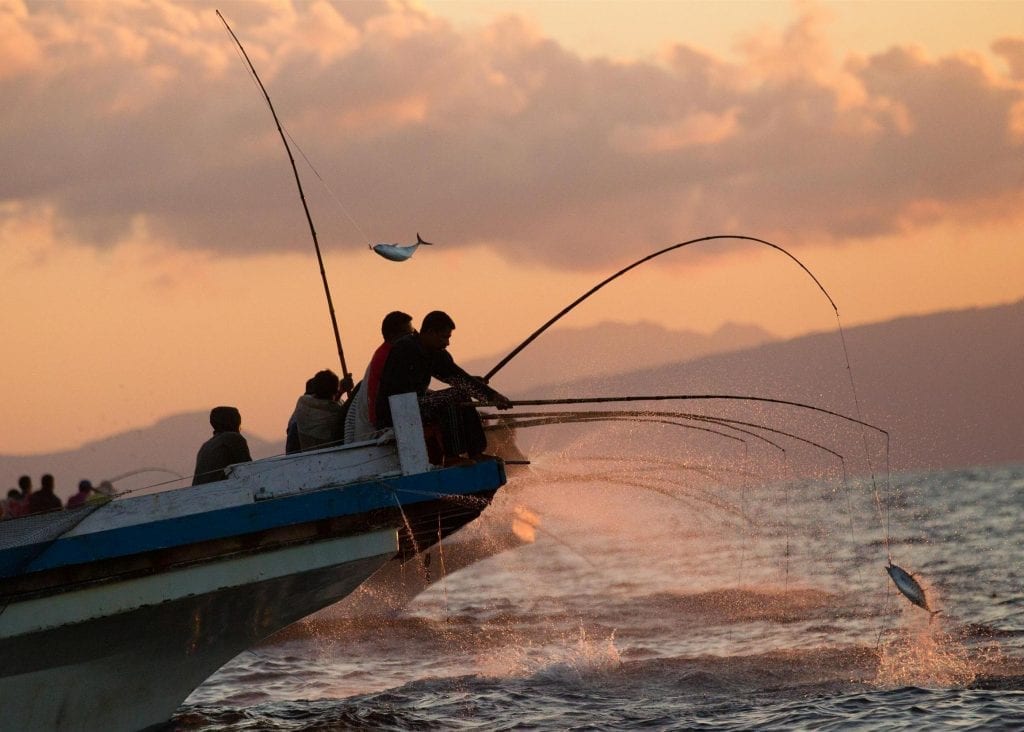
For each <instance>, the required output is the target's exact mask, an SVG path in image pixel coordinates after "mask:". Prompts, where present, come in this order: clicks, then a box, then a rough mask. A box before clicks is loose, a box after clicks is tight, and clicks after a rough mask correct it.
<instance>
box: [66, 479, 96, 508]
mask: <svg viewBox="0 0 1024 732" xmlns="http://www.w3.org/2000/svg"><path fill="white" fill-rule="evenodd" d="M92 491H93V487H92V481H89V480H80V481H78V493H76V494H75V495H73V496H71V497H70V498H69V499H68V503H67V507H68V508H78V507H79V506H84V505H85V504H86V502H87V501H88V500H89V494H90V493H92Z"/></svg>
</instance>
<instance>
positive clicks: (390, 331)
mask: <svg viewBox="0 0 1024 732" xmlns="http://www.w3.org/2000/svg"><path fill="white" fill-rule="evenodd" d="M413 330H414V329H413V327H412V316H411V315H409V314H408V313H403V312H402V311H401V310H395V311H393V312H390V313H388V314H387V315H385V316H384V320H383V321H382V322H381V324H380V334H381V335H382V336H384V340H385V341H387V342H388V343H391V342H393V341H397V340H398V339H399V338H401V337H402V336H404V335H408V334H409V333H412V332H413Z"/></svg>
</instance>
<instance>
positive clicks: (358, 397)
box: [345, 310, 416, 442]
mask: <svg viewBox="0 0 1024 732" xmlns="http://www.w3.org/2000/svg"><path fill="white" fill-rule="evenodd" d="M415 332H416V329H415V328H413V327H412V316H411V315H409V314H408V313H403V312H401V311H400V310H395V311H393V312H390V313H388V314H387V315H385V316H384V320H383V321H382V322H381V324H380V334H381V335H382V336H383V337H384V342H383V343H381V344H380V345H379V346H377V350H376V351H374V352H373V357H372V358H371V359H370V364H369V366H367V367H366V374H365V375H364V376H363V380H362V381H361V382H359V385H358V386H356V391H355V393H354V394H353V395H352V403H351V406H350V407H349V409H348V414H346V415H345V442H361V441H363V440H369V439H371V438H372V437H373V436H374V435H375V434H376V432H377V392H378V391H379V390H380V376H381V373H382V372H383V371H384V363H385V362H386V361H387V360H388V354H389V353H391V346H392V345H393V344H394V342H395V341H397V340H398V339H399V338H401V337H403V336H407V335H409V334H411V333H415Z"/></svg>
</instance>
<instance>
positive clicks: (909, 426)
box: [529, 301, 1024, 469]
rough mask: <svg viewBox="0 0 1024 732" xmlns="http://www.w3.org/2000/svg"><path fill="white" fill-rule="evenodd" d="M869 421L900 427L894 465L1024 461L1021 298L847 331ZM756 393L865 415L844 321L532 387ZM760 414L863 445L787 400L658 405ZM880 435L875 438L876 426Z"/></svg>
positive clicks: (549, 391) (853, 450)
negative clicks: (780, 338) (838, 327)
mask: <svg viewBox="0 0 1024 732" xmlns="http://www.w3.org/2000/svg"><path fill="white" fill-rule="evenodd" d="M846 341H847V347H848V350H849V354H850V362H851V366H852V375H853V378H854V383H855V384H856V388H857V394H858V396H859V401H860V407H861V413H862V415H863V418H864V419H865V420H866V421H869V422H872V423H875V424H878V425H880V426H882V427H884V428H886V429H887V430H889V432H890V433H891V447H892V464H893V467H894V468H896V469H911V468H932V467H956V466H969V465H982V464H998V463H1008V462H1017V461H1024V378H1022V375H1024V301H1021V302H1017V303H1014V304H1011V305H1005V306H1000V307H992V308H985V309H970V310H961V311H952V312H944V313H938V314H933V315H926V316H920V317H905V318H899V319H896V320H892V321H888V322H885V323H879V324H874V325H868V326H862V327H858V328H851V329H849V330H848V331H847V333H846ZM655 393H662V394H675V393H691V394H700V393H703V394H709V393H719V394H748V395H758V396H763V397H772V398H781V399H790V400H795V401H801V402H806V403H810V404H814V405H817V406H821V407H824V408H827V409H832V410H835V411H838V412H841V413H843V414H847V415H851V416H856V414H857V409H856V405H855V403H854V399H853V392H852V389H851V386H850V376H849V372H847V370H846V362H845V360H844V357H843V346H842V341H841V340H840V337H839V334H838V332H830V333H820V334H814V335H808V336H804V337H801V338H797V339H794V340H790V341H785V342H776V343H768V344H765V345H761V346H759V347H757V348H753V349H748V350H744V351H741V352H737V353H730V354H721V355H715V356H710V357H707V358H701V359H696V360H693V361H689V362H686V363H679V364H672V365H665V366H661V367H657V368H653V369H645V370H640V371H634V372H631V373H629V374H621V375H613V376H602V377H592V378H587V379H581V380H574V381H572V382H570V383H564V384H561V385H559V386H557V387H547V388H544V389H537V390H532V392H531V393H530V394H529V396H533V397H538V398H540V397H544V398H548V397H554V396H572V397H578V396H589V395H621V394H655ZM698 406H700V408H701V409H702V410H704V411H705V413H719V414H727V415H732V416H734V417H735V418H744V416H746V417H747V418H750V417H751V416H753V417H757V418H763V419H764V420H765V421H766V422H767V423H770V424H772V425H773V426H776V427H780V428H783V429H795V430H797V431H798V432H800V434H802V435H804V436H807V437H812V438H814V439H818V438H821V439H823V440H826V441H828V440H831V442H830V444H832V445H833V446H836V447H837V448H840V451H841V452H849V453H850V454H858V453H862V452H863V451H862V450H861V449H859V447H858V444H859V443H860V442H861V440H862V437H861V435H860V433H859V430H857V429H854V430H852V431H851V430H848V429H847V430H844V429H841V426H840V425H838V424H837V423H836V421H835V420H828V419H825V420H819V419H817V418H815V417H814V416H813V415H809V414H808V413H806V412H799V411H796V410H792V409H787V408H783V407H767V406H755V405H746V406H738V405H733V404H729V403H723V402H709V403H698V402H685V403H682V404H676V405H669V404H666V403H661V404H659V405H655V406H651V407H650V408H656V409H673V408H674V409H693V410H695V409H696V408H697V407H698ZM871 439H875V438H871Z"/></svg>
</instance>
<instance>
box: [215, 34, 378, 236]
mask: <svg viewBox="0 0 1024 732" xmlns="http://www.w3.org/2000/svg"><path fill="white" fill-rule="evenodd" d="M235 55H236V56H238V59H239V60H240V61H242V63H243V64H244V65H245V67H246V71H247V72H248V74H249V80H250V81H251V82H252V83H253V85H254V86H255V87H256V88H257V90H259V89H260V88H261V85H260V82H259V79H258V78H257V76H256V74H255V72H253V71H252V70H250V69H249V67H248V64H246V63H245V62H246V59H245V56H243V55H242V53H241V51H239V50H238V48H237V47H235ZM267 106H268V107H269V106H270V105H269V103H268V105H267ZM271 111H273V108H271ZM281 128H282V129H283V130H284V133H285V134H286V135H288V139H289V140H290V141H291V143H292V145H294V146H295V149H296V150H298V151H299V155H301V156H302V159H303V160H304V161H305V162H306V165H307V166H309V169H310V170H311V171H312V172H313V175H315V176H316V177H317V178H318V179H319V180H320V183H321V184H322V185H323V187H324V188H325V189H326V190H327V192H328V193H329V194H330V195H331V198H333V199H334V202H335V203H336V204H337V205H338V208H340V209H341V212H342V213H343V214H345V218H347V219H348V221H349V223H350V224H352V227H353V228H354V229H355V230H356V231H357V232H359V236H361V237H362V238H363V240H364V241H367V242H368V241H370V237H368V236H367V235H366V232H364V231H363V229H362V227H360V226H359V223H358V222H357V221H356V220H355V217H353V216H352V214H351V213H350V212H349V210H348V208H347V207H346V206H345V204H344V203H342V201H341V199H340V198H339V197H338V195H337V194H336V193H335V192H334V189H333V188H331V186H330V185H329V184H328V183H327V181H326V180H324V177H323V176H322V175H320V171H318V170H317V169H316V166H314V165H313V162H312V161H311V160H310V159H309V157H307V156H306V153H305V151H303V149H302V147H301V146H300V145H299V143H298V142H297V141H296V140H295V137H294V136H293V135H292V133H291V131H290V130H289V129H288V128H287V127H285V126H284V124H282V125H281Z"/></svg>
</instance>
